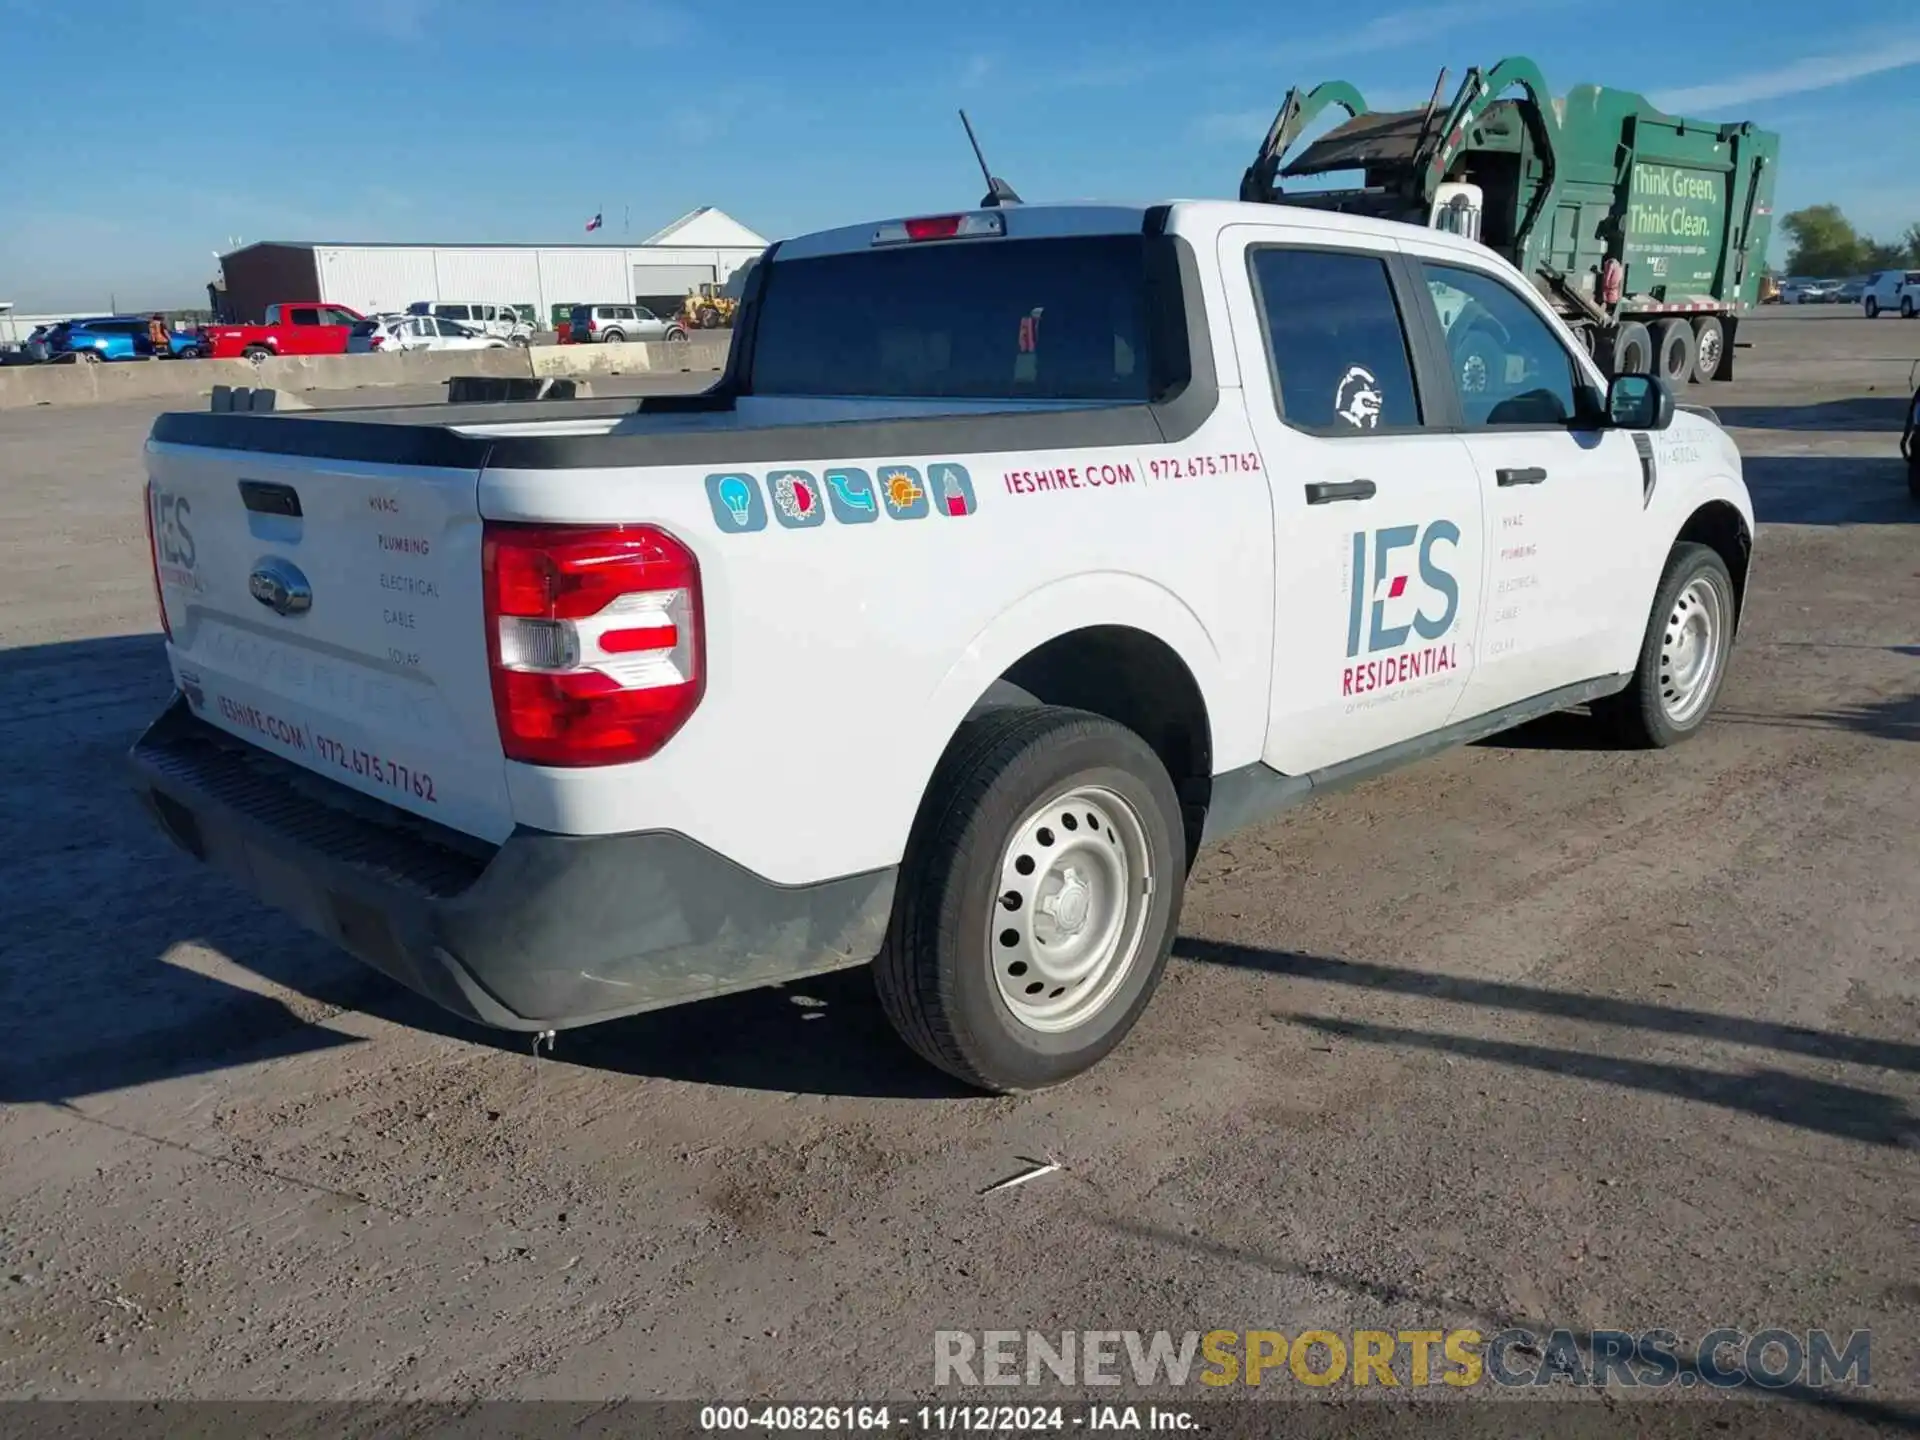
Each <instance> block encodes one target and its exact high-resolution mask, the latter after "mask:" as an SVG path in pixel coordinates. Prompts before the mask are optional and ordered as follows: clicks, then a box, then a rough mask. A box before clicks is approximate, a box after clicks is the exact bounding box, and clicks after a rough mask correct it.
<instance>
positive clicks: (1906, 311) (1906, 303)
mask: <svg viewBox="0 0 1920 1440" xmlns="http://www.w3.org/2000/svg"><path fill="white" fill-rule="evenodd" d="M1917 314H1920V310H1915V309H1914V306H1913V297H1912V296H1911V295H1902V296H1901V297H1900V318H1901V319H1902V320H1911V319H1913V317H1914V316H1915V315H1917Z"/></svg>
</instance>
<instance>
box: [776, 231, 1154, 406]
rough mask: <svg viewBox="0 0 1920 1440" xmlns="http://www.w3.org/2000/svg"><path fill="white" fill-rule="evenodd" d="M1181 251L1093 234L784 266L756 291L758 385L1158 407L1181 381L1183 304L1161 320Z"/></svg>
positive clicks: (1140, 239)
mask: <svg viewBox="0 0 1920 1440" xmlns="http://www.w3.org/2000/svg"><path fill="white" fill-rule="evenodd" d="M1172 244H1173V242H1172V241H1169V240H1165V239H1162V238H1160V237H1148V236H1144V235H1089V236H1073V237H1065V238H1058V239H1042V240H979V241H961V242H956V243H953V244H941V245H929V246H925V247H915V246H902V247H900V248H898V249H887V250H873V251H868V252H862V253H858V254H852V255H829V256H822V257H820V258H818V259H810V260H776V261H775V263H774V264H773V265H772V266H770V267H769V270H768V274H767V278H766V282H765V284H764V286H763V288H762V291H761V295H760V298H759V320H758V328H757V332H756V336H755V341H754V349H753V355H752V362H751V363H752V373H751V380H750V385H751V389H752V390H753V392H754V393H755V394H760V395H861V396H865V395H883V396H914V397H942V398H943V397H952V398H980V399H1022V400H1027V399H1031V400H1107V401H1134V402H1143V401H1148V400H1154V399H1157V398H1160V396H1161V395H1163V394H1164V393H1165V392H1166V391H1167V390H1168V389H1169V388H1171V386H1172V385H1173V384H1175V383H1177V382H1178V381H1179V380H1183V379H1185V378H1186V376H1185V369H1186V367H1185V358H1186V332H1185V328H1184V324H1183V323H1180V322H1179V321H1178V312H1177V308H1175V309H1174V311H1173V313H1172V314H1170V315H1168V316H1167V317H1166V319H1165V320H1163V321H1162V322H1161V323H1159V324H1156V323H1155V315H1156V313H1157V312H1158V311H1159V310H1160V309H1161V307H1164V306H1165V305H1166V303H1167V302H1168V300H1169V299H1171V300H1172V301H1173V302H1174V305H1175V307H1177V301H1178V293H1179V282H1178V276H1177V270H1174V269H1173V268H1172V262H1173V251H1172V249H1171V246H1172ZM1156 282H1157V283H1156ZM1156 342H1157V343H1158V346H1159V353H1156V351H1155V346H1156Z"/></svg>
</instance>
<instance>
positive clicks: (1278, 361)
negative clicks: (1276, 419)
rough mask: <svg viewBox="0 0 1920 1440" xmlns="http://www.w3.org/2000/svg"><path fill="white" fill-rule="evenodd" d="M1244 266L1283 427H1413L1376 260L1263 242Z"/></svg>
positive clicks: (1405, 365)
mask: <svg viewBox="0 0 1920 1440" xmlns="http://www.w3.org/2000/svg"><path fill="white" fill-rule="evenodd" d="M1249 262H1250V264H1251V265H1252V267H1253V288H1254V294H1255V297H1256V298H1257V300H1258V301H1259V304H1260V312H1261V318H1262V320H1263V321H1264V322H1265V325H1266V331H1267V350H1268V354H1269V356H1270V357H1271V359H1272V362H1273V373H1274V383H1275V386H1276V388H1277V389H1278V391H1279V395H1280V413H1281V414H1282V415H1283V416H1284V417H1285V418H1286V421H1287V423H1288V424H1289V425H1293V426H1297V427H1299V428H1300V429H1302V430H1311V431H1314V432H1316V433H1318V434H1324V435H1334V436H1342V435H1358V434H1365V433H1367V432H1369V431H1374V430H1394V429H1401V430H1404V429H1412V428H1417V427H1418V426H1419V424H1420V423H1421V410H1420V395H1419V392H1418V391H1417V390H1416V389H1415V387H1414V380H1413V362H1412V360H1411V358H1410V357H1409V355H1408V351H1407V332H1406V327H1405V326H1404V325H1403V324H1402V323H1401V318H1400V307H1399V305H1398V303H1397V302H1396V301H1395V300H1394V295H1393V282H1392V280H1391V279H1390V278H1389V276H1388V273H1387V262H1386V260H1385V258H1384V257H1382V256H1378V255H1357V254H1350V253H1342V252H1338V251H1331V250H1294V249H1278V248H1271V247H1269V248H1263V249H1257V250H1255V251H1253V252H1252V254H1251V256H1250V257H1249Z"/></svg>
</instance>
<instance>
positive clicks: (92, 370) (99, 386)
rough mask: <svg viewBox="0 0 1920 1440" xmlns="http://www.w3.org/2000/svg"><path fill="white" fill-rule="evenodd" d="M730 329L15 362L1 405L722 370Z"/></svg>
mask: <svg viewBox="0 0 1920 1440" xmlns="http://www.w3.org/2000/svg"><path fill="white" fill-rule="evenodd" d="M727 344H728V340H727V337H726V336H724V335H722V336H720V337H718V338H709V337H707V336H705V335H702V336H699V337H697V338H695V339H692V340H689V341H686V342H685V343H683V344H678V345H668V344H648V345H536V346H534V347H532V348H531V349H528V350H520V349H507V350H442V351H425V350H421V351H415V352H413V353H412V354H397V355H284V356H278V357H276V358H274V359H272V360H263V361H262V362H261V363H260V364H258V365H255V364H253V363H252V362H251V361H247V360H146V361H126V362H123V363H118V364H109V365H9V366H6V367H5V368H3V369H0V410H10V409H18V408H20V407H22V406H31V405H95V404H111V403H113V402H115V401H122V400H151V399H156V398H164V397H169V396H178V397H180V398H181V399H183V400H184V399H187V398H189V397H195V398H204V397H206V396H209V395H211V394H212V393H213V387H214V386H216V385H235V386H264V387H266V388H268V389H272V390H279V391H289V390H359V389H369V388H377V387H381V386H390V385H439V384H444V383H445V382H446V381H448V380H451V379H452V378H453V377H454V376H456V375H484V376H489V377H493V378H498V379H526V378H528V377H532V378H534V379H544V378H546V377H548V376H567V377H579V378H586V377H588V376H592V375H646V374H677V373H686V372H704V371H715V372H717V371H719V370H721V369H723V368H724V367H725V366H726V363H727Z"/></svg>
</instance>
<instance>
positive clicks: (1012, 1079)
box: [874, 706, 1187, 1093]
mask: <svg viewBox="0 0 1920 1440" xmlns="http://www.w3.org/2000/svg"><path fill="white" fill-rule="evenodd" d="M1080 787H1100V788H1102V789H1104V790H1106V791H1109V792H1111V793H1112V794H1114V795H1116V796H1118V797H1120V799H1122V800H1123V801H1125V802H1126V806H1127V808H1128V810H1129V811H1130V813H1131V815H1132V816H1133V817H1134V818H1135V819H1137V820H1138V822H1139V836H1140V839H1141V842H1142V853H1143V855H1144V859H1145V863H1146V864H1147V865H1148V866H1150V867H1151V868H1150V870H1149V871H1148V872H1147V873H1149V874H1151V875H1152V877H1153V881H1154V883H1153V884H1152V885H1151V886H1150V887H1149V888H1148V889H1147V890H1146V892H1145V893H1144V894H1143V895H1142V894H1140V893H1139V891H1138V890H1136V891H1135V895H1136V897H1137V898H1138V900H1139V903H1140V904H1141V905H1142V906H1143V907H1144V908H1143V910H1141V911H1140V912H1138V918H1139V920H1140V924H1141V927H1142V928H1141V930H1140V934H1139V940H1138V945H1137V948H1136V949H1135V950H1134V952H1133V959H1132V962H1131V965H1130V966H1129V967H1127V968H1126V970H1125V971H1124V975H1123V977H1122V978H1120V979H1119V980H1118V982H1117V985H1116V988H1115V989H1114V991H1113V993H1112V994H1111V995H1110V996H1108V997H1107V998H1106V999H1105V1001H1104V1003H1102V1004H1101V1005H1100V1006H1099V1008H1098V1009H1096V1010H1095V1011H1094V1012H1093V1013H1091V1014H1089V1015H1088V1016H1086V1017H1085V1018H1084V1019H1083V1020H1082V1021H1081V1023H1079V1024H1078V1025H1076V1026H1075V1027H1074V1028H1072V1029H1067V1030H1060V1031H1055V1032H1046V1031H1042V1030H1040V1029H1036V1028H1032V1027H1030V1026H1029V1025H1027V1024H1025V1023H1023V1022H1022V1021H1021V1020H1020V1019H1018V1018H1016V1017H1015V1015H1014V1013H1013V1011H1012V1010H1011V1009H1010V1008H1009V1005H1008V1002H1007V1000H1006V999H1005V998H1004V997H1003V995H1002V993H1001V985H1002V980H1001V978H1000V977H999V974H998V971H997V969H996V966H998V965H999V964H1000V963H1001V961H1000V955H1001V953H1003V952H1001V951H999V950H998V949H996V943H995V942H996V939H997V938H998V937H1000V936H1002V935H1004V934H1007V933H1012V934H1015V935H1019V933H1020V932H1019V931H1016V930H1006V931H1001V930H997V929H996V927H999V926H1002V925H1013V924H1017V923H1018V922H1017V920H1015V919H1014V917H1016V916H1019V915H1021V914H1022V911H1023V909H1024V908H1025V907H1021V908H1016V909H1008V908H1006V907H1005V905H1004V904H1003V897H1002V864H1003V861H1004V859H1005V855H1004V852H1005V851H1006V849H1007V847H1008V846H1009V845H1010V844H1011V843H1012V842H1013V841H1014V839H1015V838H1016V835H1017V833H1018V831H1019V830H1020V829H1021V828H1022V827H1023V825H1024V824H1027V823H1031V818H1030V817H1033V816H1034V814H1035V812H1036V810H1037V809H1038V808H1039V807H1040V805H1041V804H1042V802H1044V801H1046V800H1047V799H1048V798H1049V797H1052V796H1064V795H1065V794H1066V792H1068V791H1070V790H1074V789H1076V788H1080ZM1062 821H1063V823H1064V824H1065V825H1066V826H1069V827H1074V828H1076V829H1083V834H1084V833H1085V828H1090V827H1084V828H1083V827H1080V826H1078V825H1077V823H1076V821H1075V820H1073V819H1072V818H1070V817H1067V816H1063V817H1062ZM1051 833H1053V832H1052V831H1050V830H1046V829H1043V830H1040V831H1038V832H1037V834H1038V835H1039V840H1038V842H1037V843H1039V844H1046V845H1051V844H1052V843H1053V841H1052V840H1051V839H1049V838H1048V836H1049V835H1050V834H1051ZM1021 858H1024V857H1017V858H1016V859H1015V861H1014V862H1013V863H1014V865H1015V866H1016V868H1017V866H1018V865H1019V863H1020V859H1021ZM1186 866H1187V845H1186V838H1185V830H1184V828H1183V825H1182V820H1181V810H1180V800H1179V796H1178V795H1177V794H1176V792H1175V790H1174V786H1173V781H1172V780H1171V779H1170V778H1169V777H1168V775H1167V771H1166V768H1165V766H1163V765H1162V764H1161V763H1160V759H1159V757H1158V756H1157V755H1155V754H1154V752H1153V751H1152V749H1151V748H1149V747H1148V745H1147V743H1146V741H1144V740H1142V739H1141V738H1140V737H1139V736H1138V735H1136V734H1135V733H1134V732H1133V731H1131V730H1128V729H1127V728H1126V727H1124V726H1122V725H1117V724H1115V723H1114V722H1113V721H1111V720H1108V719H1106V718H1105V717H1104V716H1099V715H1092V714H1088V713H1087V712H1085V711H1081V710H1067V709H1060V708H1056V707H1052V706H1031V707H1023V708H1016V709H998V710H991V711H988V712H986V713H985V714H983V715H981V716H979V717H977V718H975V719H971V720H968V721H967V722H966V724H965V725H963V726H962V727H961V730H960V733H959V734H958V735H956V736H955V737H954V740H953V743H952V744H951V745H950V746H948V748H947V753H946V755H945V756H944V757H943V758H942V760H941V762H940V766H939V768H938V770H937V771H936V772H935V774H934V778H933V782H932V784H931V785H930V786H929V787H928V791H927V798H926V800H925V802H923V804H922V806H921V811H920V816H919V818H918V820H916V822H915V824H914V832H913V836H912V838H911V839H910V840H909V842H908V845H907V855H906V860H905V862H904V864H903V865H902V867H901V874H900V887H899V890H898V892H897V893H896V895H895V898H894V905H893V917H892V921H891V923H890V924H889V926H888V930H887V939H886V944H885V946H884V947H883V948H882V950H881V952H880V955H879V957H878V958H877V959H876V960H875V961H874V983H875V988H876V989H877V990H878V991H879V994H880V1004H881V1006H882V1008H883V1009H884V1010H885V1011H886V1014H887V1018H888V1019H889V1020H890V1021H892V1022H893V1027H894V1029H895V1030H897V1031H898V1032H899V1034H900V1037H901V1038H902V1039H903V1040H905V1041H906V1042H907V1044H908V1045H909V1046H911V1047H912V1048H913V1049H914V1050H915V1051H916V1052H917V1053H918V1054H920V1055H921V1056H922V1057H923V1058H924V1059H926V1060H928V1061H929V1062H931V1063H932V1064H934V1065H936V1066H938V1067H939V1068H940V1069H942V1070H944V1071H946V1072H947V1073H948V1074H949V1075H952V1076H954V1077H955V1078H957V1079H959V1080H963V1081H965V1082H966V1083H967V1084H969V1085H973V1086H977V1087H978V1088H980V1089H982V1090H989V1091H997V1092H1002V1093H1011V1092H1015V1091H1021V1090H1038V1089H1041V1088H1044V1087H1045V1086H1049V1085H1057V1084H1059V1083H1060V1082H1062V1081H1064V1080H1068V1079H1070V1078H1072V1077H1073V1076H1075V1075H1078V1074H1080V1073H1081V1072H1082V1071H1084V1070H1087V1069H1088V1068H1090V1067H1091V1066H1093V1065H1094V1064H1096V1063H1098V1062H1099V1061H1100V1060H1101V1059H1102V1058H1103V1057H1104V1056H1105V1055H1106V1054H1107V1053H1108V1052H1109V1051H1111V1050H1112V1049H1113V1048H1114V1047H1115V1046H1116V1045H1118V1044H1119V1043H1120V1041H1121V1040H1122V1039H1123V1038H1125V1036H1126V1034H1127V1032H1128V1031H1129V1030H1131V1029H1132V1028H1133V1025H1134V1022H1135V1021H1136V1020H1137V1019H1138V1018H1139V1016H1140V1012H1141V1011H1142V1010H1144V1009H1145V1008H1146V1004H1147V1001H1148V1000H1149V999H1150V998H1151V997H1152V995H1153V991H1154V987H1155V986H1156V985H1158V984H1159V981H1160V974H1161V971H1162V970H1163V969H1164V968H1165V966H1166V962H1167V952H1168V951H1169V950H1170V949H1171V948H1172V945H1173V938H1174V935H1175V934H1176V932H1177V931H1178V930H1179V927H1180V903H1181V897H1182V890H1183V886H1184V882H1185V879H1186ZM1022 873H1030V872H1022ZM1045 873H1046V872H1045V869H1044V867H1043V869H1042V874H1045ZM1071 873H1072V872H1071V871H1069V872H1068V874H1069V876H1071ZM1130 873H1131V872H1130ZM1133 878H1134V879H1135V881H1136V883H1137V880H1138V876H1137V875H1135V876H1134V877H1133ZM1003 917H1004V918H1003ZM1008 973H1009V976H1010V977H1018V976H1021V975H1024V974H1025V973H1027V972H1026V971H1024V970H1015V969H1013V968H1012V966H1011V964H1010V965H1009V966H1008ZM1055 993H1056V994H1058V993H1059V992H1057V991H1056V992H1055Z"/></svg>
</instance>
